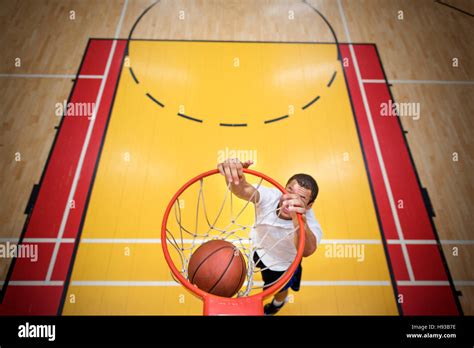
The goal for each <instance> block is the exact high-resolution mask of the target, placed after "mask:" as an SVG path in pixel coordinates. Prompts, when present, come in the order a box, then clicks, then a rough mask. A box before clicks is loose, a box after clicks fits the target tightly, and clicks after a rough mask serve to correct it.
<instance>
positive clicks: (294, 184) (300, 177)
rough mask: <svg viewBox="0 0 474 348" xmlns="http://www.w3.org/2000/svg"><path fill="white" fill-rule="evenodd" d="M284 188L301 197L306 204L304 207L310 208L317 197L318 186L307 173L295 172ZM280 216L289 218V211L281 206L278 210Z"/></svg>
mask: <svg viewBox="0 0 474 348" xmlns="http://www.w3.org/2000/svg"><path fill="white" fill-rule="evenodd" d="M285 189H286V191H287V192H288V193H295V194H297V195H299V196H300V197H301V199H302V200H303V201H304V202H305V204H306V209H307V210H308V209H310V208H311V206H312V205H313V203H314V201H315V200H316V197H318V192H319V187H318V184H317V183H316V180H314V178H313V177H312V176H311V175H308V174H295V175H293V176H292V177H291V178H290V179H288V182H287V183H286V186H285ZM280 216H281V217H282V218H284V219H285V218H287V219H288V218H290V213H289V211H288V210H287V209H285V208H283V209H282V210H281V212H280Z"/></svg>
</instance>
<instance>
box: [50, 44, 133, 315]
mask: <svg viewBox="0 0 474 348" xmlns="http://www.w3.org/2000/svg"><path fill="white" fill-rule="evenodd" d="M111 41H113V40H111ZM121 41H124V40H121ZM115 54H117V53H116V52H115V53H114V57H113V58H112V60H114V59H115ZM126 56H127V55H126V47H125V49H124V51H123V53H122V62H121V63H120V68H119V71H118V77H117V81H116V83H115V90H114V94H113V96H112V100H111V102H110V108H109V114H108V116H107V122H106V124H105V128H104V133H103V134H102V139H101V142H100V147H99V151H98V153H97V159H96V162H95V165H94V172H93V173H92V178H91V182H90V185H89V192H88V193H87V198H86V202H85V204H84V210H83V211H82V217H81V222H80V224H79V229H78V232H77V235H76V238H75V242H74V250H73V252H72V255H71V260H70V262H69V267H68V272H67V275H66V279H65V281H64V285H63V293H62V296H61V299H60V302H59V307H58V312H57V315H62V312H63V309H64V304H65V301H66V296H67V292H68V290H69V284H70V282H71V277H72V271H73V269H74V264H75V262H76V256H77V252H78V250H79V244H80V240H81V236H82V231H83V229H84V222H85V220H86V215H87V211H88V208H89V203H90V199H91V196H92V190H93V188H94V184H95V178H96V176H97V170H98V168H99V162H100V159H101V157H102V150H103V148H104V144H105V139H106V137H107V134H108V129H109V124H110V119H111V118H112V117H111V116H112V111H113V108H114V106H115V97H116V96H117V91H118V89H119V88H118V87H119V83H120V80H121V77H122V71H123V64H124V62H125V57H126ZM105 83H107V81H106V82H105Z"/></svg>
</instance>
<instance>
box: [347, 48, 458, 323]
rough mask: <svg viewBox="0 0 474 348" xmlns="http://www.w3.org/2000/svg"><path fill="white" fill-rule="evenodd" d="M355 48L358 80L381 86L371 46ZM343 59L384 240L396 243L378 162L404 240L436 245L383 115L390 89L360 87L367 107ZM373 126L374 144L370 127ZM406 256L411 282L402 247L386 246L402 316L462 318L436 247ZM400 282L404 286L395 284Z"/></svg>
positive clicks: (411, 249) (392, 121)
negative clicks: (385, 179)
mask: <svg viewBox="0 0 474 348" xmlns="http://www.w3.org/2000/svg"><path fill="white" fill-rule="evenodd" d="M353 48H354V54H355V57H356V60H357V63H358V67H359V71H360V79H361V80H362V81H363V80H385V76H384V73H383V67H382V64H381V62H380V60H379V57H378V54H377V51H376V47H375V45H371V44H362V45H359V44H357V45H353ZM341 55H342V59H343V63H344V70H345V74H346V79H347V84H348V88H349V91H350V94H351V99H352V104H353V108H354V112H355V119H356V122H357V126H358V129H359V133H360V137H361V142H362V147H363V151H364V154H365V157H366V161H367V167H368V170H369V176H370V180H371V182H372V187H373V191H374V196H375V200H376V205H377V208H378V213H379V217H380V221H381V225H382V230H383V235H384V237H385V240H399V239H400V237H399V232H398V231H397V228H396V223H395V218H394V212H393V209H392V207H391V204H390V201H389V198H388V194H387V185H386V183H385V181H384V179H383V175H382V167H381V161H380V158H382V160H383V163H384V166H385V170H386V176H387V179H388V184H389V187H390V188H391V191H392V194H393V201H394V203H395V205H394V206H395V214H396V215H398V219H399V224H400V228H401V231H402V233H403V238H404V239H405V240H412V239H417V240H420V239H421V240H434V239H436V235H435V230H434V228H433V225H432V224H431V220H430V216H429V214H428V209H427V208H426V206H425V202H424V200H423V195H422V192H421V188H420V185H419V183H418V180H417V176H416V172H415V168H414V167H413V165H412V162H411V159H410V153H409V149H408V147H407V144H406V143H405V139H404V135H403V130H402V128H401V126H400V123H399V120H398V118H397V117H396V116H382V115H381V110H382V109H381V105H382V103H388V102H389V101H391V100H392V98H391V95H390V90H389V86H388V85H387V84H386V83H380V82H374V81H372V82H362V86H363V87H362V88H363V91H364V92H365V96H366V104H365V103H364V97H363V94H362V91H361V84H360V82H361V81H359V78H358V76H357V73H356V65H355V62H354V59H353V54H352V52H351V51H350V48H349V45H347V44H344V45H341ZM392 102H394V101H393V100H392ZM366 107H367V108H368V111H369V112H367V108H366ZM371 123H372V124H373V130H375V134H376V139H375V137H374V136H373V132H372V129H371V127H370V124H371ZM376 141H378V144H379V149H380V152H379V153H377V151H376V146H375V142H376ZM379 155H380V156H379ZM400 202H403V206H402V205H399V203H400ZM406 250H407V255H408V260H409V261H408V262H409V264H410V265H411V268H412V270H413V278H412V279H410V276H409V272H408V262H407V261H406V257H404V254H403V249H402V246H401V245H400V244H397V245H393V244H392V245H388V254H389V255H388V258H389V260H390V263H391V268H392V270H393V274H394V278H395V281H396V282H397V285H396V286H397V289H396V290H397V292H398V297H399V300H400V304H401V308H402V312H403V314H404V315H458V314H460V312H459V307H458V306H457V304H456V298H455V294H454V291H453V288H452V287H451V286H450V283H449V278H448V269H447V266H446V265H445V264H444V263H443V256H442V254H441V251H440V249H439V248H438V246H437V245H407V246H406ZM399 281H403V282H402V283H398V282H399ZM420 281H423V282H425V281H428V282H429V283H420Z"/></svg>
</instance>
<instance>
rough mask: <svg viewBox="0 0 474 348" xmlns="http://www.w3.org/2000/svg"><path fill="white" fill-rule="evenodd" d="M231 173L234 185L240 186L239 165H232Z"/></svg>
mask: <svg viewBox="0 0 474 348" xmlns="http://www.w3.org/2000/svg"><path fill="white" fill-rule="evenodd" d="M230 171H231V174H232V180H233V182H234V184H236V185H238V184H239V173H238V171H237V164H235V163H232V164H231V165H230Z"/></svg>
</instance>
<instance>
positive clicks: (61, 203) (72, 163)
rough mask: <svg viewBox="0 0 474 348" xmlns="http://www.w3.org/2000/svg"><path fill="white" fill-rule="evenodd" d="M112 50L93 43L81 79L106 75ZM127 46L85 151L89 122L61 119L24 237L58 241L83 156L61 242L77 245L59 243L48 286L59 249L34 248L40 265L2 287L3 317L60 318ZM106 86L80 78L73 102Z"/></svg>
mask: <svg viewBox="0 0 474 348" xmlns="http://www.w3.org/2000/svg"><path fill="white" fill-rule="evenodd" d="M112 45H113V44H112V40H90V41H89V43H88V46H87V49H86V52H85V55H84V59H83V62H82V63H81V67H80V69H79V75H104V74H105V71H106V66H107V63H108V60H109V56H110V54H111V50H112ZM125 47H126V41H125V40H118V41H117V42H116V47H115V51H114V54H113V56H112V57H111V61H110V68H109V73H108V76H107V79H106V81H105V84H104V86H103V94H102V98H101V100H100V104H99V105H98V110H97V116H96V119H95V123H94V127H93V128H92V131H91V133H90V142H89V145H88V146H87V147H84V144H85V140H86V136H87V133H88V131H89V128H90V127H89V126H90V123H91V120H90V117H87V116H88V115H83V116H77V115H75V116H72V115H68V114H67V115H66V116H65V117H63V119H62V122H61V126H60V128H59V130H58V134H57V138H56V139H55V142H54V144H53V147H52V152H51V154H50V157H49V159H48V162H47V164H46V167H45V172H44V176H43V178H42V182H41V186H40V190H39V193H38V196H37V199H36V202H35V205H34V207H33V210H32V212H31V215H30V216H29V218H28V220H27V225H26V229H25V230H24V231H25V232H24V235H23V238H27V239H26V241H27V240H28V238H41V239H43V238H53V239H56V238H57V237H58V233H59V231H60V226H61V223H62V220H63V215H64V213H65V209H66V206H67V204H68V197H69V194H70V192H71V187H72V184H73V179H74V175H75V172H76V169H77V166H78V163H79V158H80V156H81V153H82V152H83V151H85V152H84V153H85V157H84V161H83V166H82V170H81V173H80V178H79V181H78V183H77V187H76V190H75V194H74V196H73V200H74V209H71V210H70V213H69V215H68V217H67V220H66V224H65V229H64V235H63V238H69V239H73V240H72V241H71V240H69V241H68V242H64V241H59V242H58V243H59V244H58V245H59V250H58V253H57V258H56V261H55V262H54V268H53V272H52V276H51V279H50V281H47V272H48V268H49V265H50V263H51V258H52V255H53V250H54V248H55V245H56V244H55V243H56V242H55V241H54V240H53V241H49V242H44V241H43V242H41V243H36V245H38V260H37V262H31V261H30V260H29V259H17V260H15V262H14V263H12V267H13V272H12V273H11V277H10V279H9V280H8V282H7V283H6V285H5V286H4V291H5V293H4V294H3V299H2V302H1V304H0V314H3V315H56V314H57V313H58V309H59V306H60V302H61V297H62V294H63V290H64V285H65V281H66V278H67V273H68V270H69V266H70V264H71V260H72V256H73V250H74V245H75V243H74V241H75V240H76V238H77V236H78V232H79V228H80V224H81V219H82V215H83V212H84V209H85V206H86V200H87V196H88V193H89V188H90V186H91V182H92V178H93V174H94V169H95V165H96V162H97V157H98V155H99V150H100V147H101V143H102V139H103V137H104V134H105V129H106V125H107V121H108V118H109V115H110V110H111V107H112V104H113V97H114V93H115V89H116V85H117V81H118V78H119V74H120V68H121V64H122V60H123V55H124V52H125ZM102 81H103V80H102V79H90V78H89V79H87V78H77V79H76V81H75V84H74V87H73V91H72V93H71V97H70V99H69V103H96V101H97V99H98V95H99V92H100V88H101V84H102ZM89 116H90V115H89ZM22 240H23V239H22ZM24 244H28V243H24ZM25 281H27V282H26V283H25Z"/></svg>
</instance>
